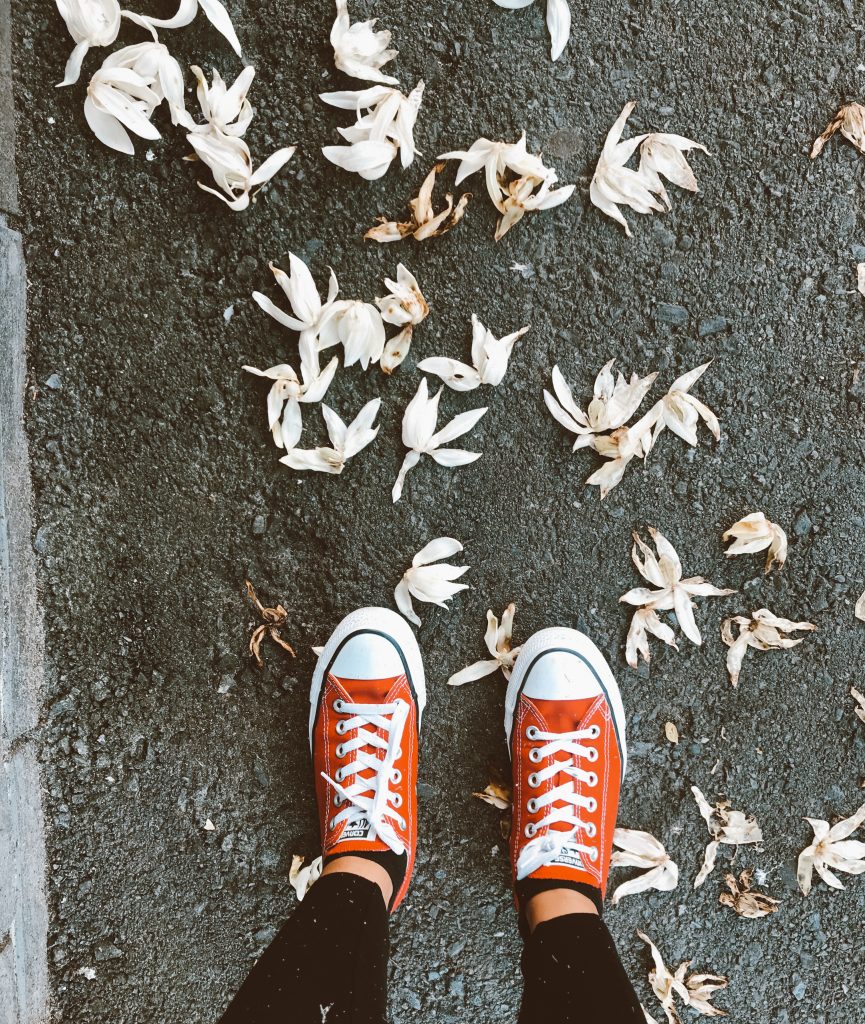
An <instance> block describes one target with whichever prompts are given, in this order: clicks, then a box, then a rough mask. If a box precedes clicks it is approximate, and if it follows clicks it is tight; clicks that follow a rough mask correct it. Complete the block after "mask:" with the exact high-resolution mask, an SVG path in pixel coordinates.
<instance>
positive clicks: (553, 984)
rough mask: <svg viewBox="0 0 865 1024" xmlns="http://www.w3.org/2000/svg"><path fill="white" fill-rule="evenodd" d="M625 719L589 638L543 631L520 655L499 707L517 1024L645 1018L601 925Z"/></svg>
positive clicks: (627, 1022)
mask: <svg viewBox="0 0 865 1024" xmlns="http://www.w3.org/2000/svg"><path fill="white" fill-rule="evenodd" d="M624 717H625V716H624V710H623V708H622V700H621V696H620V694H619V689H618V686H617V685H616V680H615V679H614V677H613V674H612V672H611V671H610V669H609V666H608V665H607V663H606V661H605V660H604V658H603V656H602V655H601V653H600V651H599V650H598V649H597V647H595V645H594V644H593V643H592V642H591V640H589V639H588V637H586V636H583V635H582V634H581V633H578V632H577V631H576V630H572V629H546V630H542V631H541V632H540V633H536V634H535V635H534V636H533V637H531V639H530V640H529V641H528V642H527V643H526V644H524V645H523V648H522V650H521V652H520V657H519V660H518V661H517V663H516V667H515V669H514V672H513V674H512V676H511V679H510V683H509V685H508V692H507V698H506V701H505V732H506V734H507V739H508V746H509V748H510V752H511V758H512V762H513V793H514V817H513V828H512V832H511V857H512V863H513V871H514V883H515V897H516V902H517V906H518V909H519V913H520V930H521V932H522V934H523V937H524V939H525V949H524V952H523V960H522V969H523V976H524V978H525V991H524V995H523V1004H522V1009H521V1011H520V1018H519V1024H620V1022H621V1024H632V1022H641V1021H643V1020H644V1019H645V1017H644V1014H643V1010H642V1008H641V1006H640V1002H639V1000H638V999H637V996H636V994H635V992H634V989H633V986H632V985H631V983H630V981H629V980H628V977H627V975H626V974H625V971H624V968H623V967H622V964H621V961H620V960H619V957H618V954H617V952H616V948H615V945H614V943H613V940H612V938H611V936H610V933H609V931H608V930H607V928H606V926H605V925H604V923H603V921H602V920H601V917H600V914H601V911H602V908H603V899H604V894H605V892H606V885H607V875H608V872H609V867H610V856H611V854H612V843H613V830H614V828H615V824H616V813H617V811H618V802H619V790H620V786H621V781H622V778H623V776H624V771H625V764H626V760H627V752H626V747H625V720H624Z"/></svg>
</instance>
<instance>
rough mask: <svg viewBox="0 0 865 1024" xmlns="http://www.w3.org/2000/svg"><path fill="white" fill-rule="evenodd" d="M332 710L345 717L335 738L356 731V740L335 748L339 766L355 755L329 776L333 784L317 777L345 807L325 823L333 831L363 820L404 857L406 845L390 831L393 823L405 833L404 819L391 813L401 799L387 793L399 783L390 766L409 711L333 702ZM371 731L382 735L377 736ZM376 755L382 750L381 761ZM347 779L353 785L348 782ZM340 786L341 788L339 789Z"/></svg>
mask: <svg viewBox="0 0 865 1024" xmlns="http://www.w3.org/2000/svg"><path fill="white" fill-rule="evenodd" d="M333 709H334V711H336V712H337V714H341V715H348V716H349V717H348V718H345V719H343V718H340V719H339V721H338V722H337V726H336V731H337V733H339V734H340V735H343V734H345V733H348V732H351V731H352V730H354V729H356V730H357V735H356V736H354V737H353V738H352V739H350V740H347V741H346V742H344V743H340V744H339V745H338V746H337V748H336V756H337V758H338V759H339V760H340V761H341V760H342V759H343V758H346V757H348V756H349V755H351V754H354V759H353V760H351V761H350V763H349V764H346V765H343V766H342V767H341V768H339V769H338V770H337V771H336V772H334V775H335V778H333V779H332V778H331V777H330V776H329V775H327V774H326V773H325V772H322V773H321V774H322V776H323V778H325V779H326V780H327V782H328V783H329V784H330V785H331V786H333V788H334V789H335V790H336V791H337V794H338V796H337V798H336V801H335V803H336V805H337V806H338V805H339V804H340V803H342V802H343V801H345V803H346V805H347V806H346V807H344V808H343V809H342V810H341V811H340V812H339V813H338V814H336V815H334V817H332V818H331V819H330V821H329V822H328V827H329V828H330V829H334V828H336V826H337V825H338V824H339V823H340V822H341V821H347V822H353V821H360V820H364V819H365V820H368V821H369V824H370V827H371V828H372V829H373V831H374V833H375V835H377V836H378V838H379V839H381V841H382V842H383V843H386V844H387V846H388V847H390V849H391V850H393V852H394V853H404V852H405V844H404V843H403V841H402V840H401V839H400V837H399V836H398V835H397V834H396V831H395V829H394V826H393V822H396V823H397V825H398V826H399V827H400V828H401V829H402V830H403V831H404V830H405V828H406V821H405V818H403V817H402V815H401V814H400V813H399V811H398V810H396V808H398V807H400V806H401V804H402V797H401V796H400V794H399V793H394V792H391V789H390V786H391V783H393V784H394V785H396V784H398V783H399V782H400V780H401V778H402V774H401V772H400V770H399V769H398V768H396V767H395V763H396V761H397V759H398V758H399V757H401V756H402V750H401V749H400V743H401V741H402V734H403V730H404V729H405V723H406V721H407V720H408V713H409V706H408V704H407V703H406V702H405V701H404V700H400V699H399V698H398V699H397V700H395V701H394V702H393V703H392V704H350V703H349V702H348V701H344V700H335V701H334V702H333ZM376 730H381V731H382V732H383V733H384V734H385V735H384V736H381V735H379V733H378V731H376ZM385 737H387V738H385ZM376 750H383V751H384V752H385V753H384V757H378V756H377V755H376V753H375V752H376ZM369 769H371V770H372V771H373V773H374V774H373V775H372V776H370V777H369V778H365V777H364V776H362V775H361V774H360V772H362V771H365V770H369ZM352 777H353V779H354V781H347V780H350V779H352ZM343 782H345V783H346V784H345V785H342V783H343ZM391 819H392V820H391Z"/></svg>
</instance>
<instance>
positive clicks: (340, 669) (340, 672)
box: [330, 633, 405, 679]
mask: <svg viewBox="0 0 865 1024" xmlns="http://www.w3.org/2000/svg"><path fill="white" fill-rule="evenodd" d="M330 672H331V675H334V676H336V677H337V679H389V678H390V677H391V676H401V675H402V674H403V673H404V672H405V667H404V665H403V661H402V658H401V657H400V655H399V651H398V650H397V648H396V647H395V646H394V644H393V642H392V641H391V640H389V639H388V638H387V637H385V636H382V635H381V634H380V633H356V634H355V635H354V636H352V637H350V638H349V639H348V640H346V642H345V643H344V644H343V646H342V647H341V648H340V651H339V654H337V656H336V659H335V660H334V662H333V664H332V665H331V667H330Z"/></svg>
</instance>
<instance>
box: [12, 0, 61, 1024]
mask: <svg viewBox="0 0 865 1024" xmlns="http://www.w3.org/2000/svg"><path fill="white" fill-rule="evenodd" d="M13 118H14V109H13V98H12V73H11V12H10V0H0V349H2V350H0V1024H43V1022H44V1021H47V1020H48V1019H49V1014H50V1009H49V979H48V959H47V941H48V907H47V900H46V891H45V841H44V819H43V814H42V796H41V789H40V780H39V757H38V741H37V735H38V723H39V712H40V708H41V704H42V690H43V678H44V672H43V664H44V663H43V654H44V645H43V634H42V617H41V611H40V608H39V604H38V601H37V596H36V565H35V558H34V555H33V549H32V546H31V530H32V515H31V510H32V503H33V493H32V487H31V482H30V461H29V456H28V450H27V438H26V435H25V433H24V426H23V420H24V396H25V386H26V369H27V367H26V359H27V350H26V303H27V280H26V274H25V267H24V250H23V245H22V240H21V235H20V234H19V233H18V232H17V231H14V230H12V229H11V228H9V227H8V226H7V223H6V216H5V215H6V214H12V215H14V214H15V213H17V212H18V179H17V172H16V167H15V134H14V131H15V126H14V121H13Z"/></svg>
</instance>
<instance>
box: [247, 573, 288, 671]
mask: <svg viewBox="0 0 865 1024" xmlns="http://www.w3.org/2000/svg"><path fill="white" fill-rule="evenodd" d="M246 596H247V597H248V598H249V600H250V601H251V602H252V604H253V605H254V607H255V610H256V611H257V612H258V614H259V615H260V616H261V617H262V619H263V620H264V621H263V622H262V624H261V625H260V626H258V627H257V628H256V630H255V632H254V633H253V634H252V636H251V637H250V638H249V653H250V654H251V655H252V656H253V658H255V663H256V665H258V667H259V668H264V661H263V659H262V657H261V642H262V640H264V638H265V637H266V636H269V637H270V639H271V640H273V642H274V643H276V644H279V646H280V647H281V648H282V649H283V650H284V651H288V653H289V654H290V655H291V656H292V658H294V657H295V656H296V655H295V652H294V648H293V647H292V646H291V644H290V643H287V642H286V641H285V640H283V639H282V636H281V634H280V632H279V631H280V630H281V629H282V628H283V626H285V623H286V619H287V618H288V612H287V611H286V610H285V609H284V608H283V607H282V605H281V604H278V605H275V606H274V607H273V608H265V606H264V605H263V604H262V603H261V601H259V600H258V597H257V595H256V593H255V587H253V585H252V583H251V582H250V580H246Z"/></svg>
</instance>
